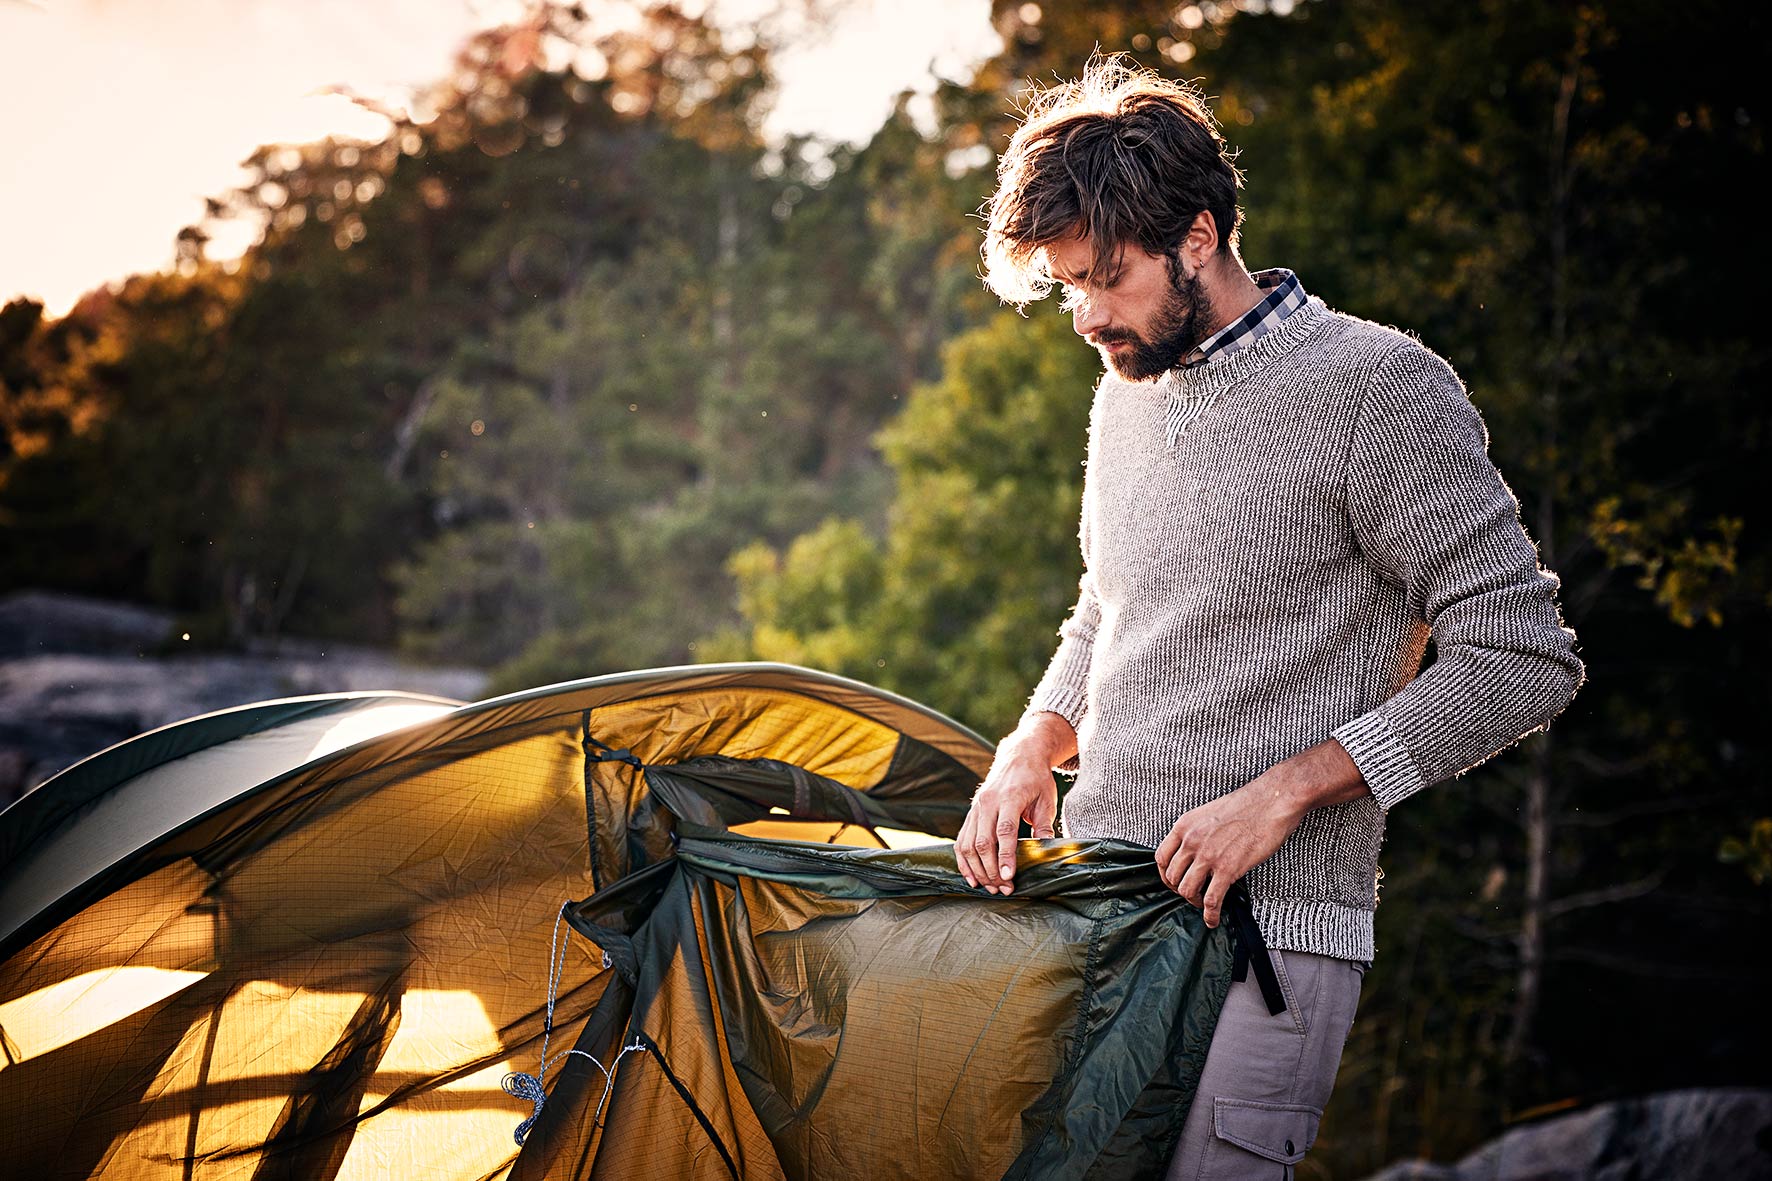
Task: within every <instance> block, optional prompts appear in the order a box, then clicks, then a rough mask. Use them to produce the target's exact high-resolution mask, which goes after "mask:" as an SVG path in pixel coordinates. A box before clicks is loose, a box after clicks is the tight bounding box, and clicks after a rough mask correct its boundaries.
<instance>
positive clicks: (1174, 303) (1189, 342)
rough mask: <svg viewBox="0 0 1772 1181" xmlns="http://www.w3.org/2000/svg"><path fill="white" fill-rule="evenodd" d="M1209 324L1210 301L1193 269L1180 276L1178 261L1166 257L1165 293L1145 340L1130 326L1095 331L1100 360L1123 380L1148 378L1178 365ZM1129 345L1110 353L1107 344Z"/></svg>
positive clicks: (1173, 257)
mask: <svg viewBox="0 0 1772 1181" xmlns="http://www.w3.org/2000/svg"><path fill="white" fill-rule="evenodd" d="M1211 324H1212V301H1211V300H1210V299H1209V298H1208V297H1207V295H1206V292H1205V290H1204V289H1203V288H1202V287H1201V286H1200V276H1199V274H1198V273H1197V272H1196V273H1195V274H1193V275H1191V276H1184V275H1183V274H1182V270H1181V260H1180V259H1179V258H1177V257H1175V256H1174V255H1171V256H1170V257H1169V292H1168V294H1167V295H1165V296H1164V298H1163V305H1162V306H1161V307H1159V308H1158V309H1157V314H1156V316H1155V317H1154V318H1153V320H1152V321H1151V327H1150V337H1149V338H1148V339H1147V338H1145V337H1143V336H1140V335H1139V334H1138V333H1136V332H1133V331H1132V330H1131V329H1129V328H1126V329H1119V330H1117V331H1112V332H1101V333H1097V334H1096V338H1095V339H1096V342H1097V344H1099V345H1100V346H1101V355H1102V359H1103V360H1104V361H1106V362H1107V366H1108V368H1110V369H1112V370H1113V371H1114V372H1115V373H1117V374H1119V375H1120V376H1121V377H1123V378H1125V379H1126V380H1127V381H1148V380H1149V379H1150V378H1153V377H1158V376H1161V375H1162V374H1164V373H1167V372H1169V370H1171V369H1173V368H1175V367H1176V366H1177V365H1179V364H1181V359H1182V358H1183V357H1185V356H1187V355H1188V353H1190V352H1192V351H1193V348H1194V346H1195V345H1197V344H1199V343H1200V342H1201V341H1202V340H1204V339H1206V336H1207V334H1208V332H1209V331H1210V326H1211ZM1122 342H1123V343H1125V344H1127V345H1129V346H1131V347H1129V348H1125V349H1121V350H1119V351H1118V352H1110V351H1109V350H1108V348H1107V346H1108V345H1110V344H1118V343H1122Z"/></svg>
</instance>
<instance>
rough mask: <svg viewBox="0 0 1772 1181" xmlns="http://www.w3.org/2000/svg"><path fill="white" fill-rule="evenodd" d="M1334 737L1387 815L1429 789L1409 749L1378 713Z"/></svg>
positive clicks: (1344, 727) (1350, 724)
mask: <svg viewBox="0 0 1772 1181" xmlns="http://www.w3.org/2000/svg"><path fill="white" fill-rule="evenodd" d="M1332 737H1333V738H1334V739H1335V741H1337V742H1339V743H1341V746H1342V749H1343V750H1345V751H1347V753H1348V757H1349V758H1351V759H1353V761H1354V766H1356V767H1358V768H1359V769H1360V774H1361V776H1363V777H1364V778H1365V780H1366V786H1367V787H1369V788H1371V789H1372V796H1373V798H1374V799H1376V800H1377V801H1378V806H1379V807H1380V808H1383V809H1384V810H1385V811H1386V812H1388V811H1390V810H1391V809H1392V808H1394V807H1395V806H1396V805H1398V804H1400V803H1402V802H1403V801H1404V800H1406V799H1408V798H1409V797H1410V796H1412V795H1414V794H1415V793H1416V792H1418V791H1420V790H1421V789H1422V788H1424V787H1426V786H1427V780H1425V779H1423V778H1422V777H1421V772H1420V770H1418V769H1417V768H1416V766H1415V758H1414V756H1413V755H1411V754H1410V753H1409V748H1408V747H1407V746H1404V745H1403V740H1402V739H1401V738H1399V737H1397V732H1396V730H1394V729H1393V728H1392V727H1391V724H1390V721H1389V720H1388V719H1386V718H1385V716H1384V715H1383V714H1381V713H1378V712H1377V711H1376V710H1375V711H1373V712H1372V713H1366V714H1361V715H1360V716H1359V717H1357V718H1355V719H1354V720H1353V721H1351V722H1348V723H1346V724H1344V725H1342V726H1340V727H1338V728H1337V729H1336V730H1335V731H1334V733H1333V734H1332Z"/></svg>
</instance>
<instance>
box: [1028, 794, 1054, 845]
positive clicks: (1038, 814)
mask: <svg viewBox="0 0 1772 1181" xmlns="http://www.w3.org/2000/svg"><path fill="white" fill-rule="evenodd" d="M1057 811H1058V793H1057V792H1056V791H1055V792H1053V793H1052V794H1051V795H1043V796H1041V797H1040V798H1039V799H1037V800H1035V801H1034V806H1033V809H1032V814H1031V815H1029V816H1028V827H1029V828H1030V829H1032V830H1033V833H1034V836H1035V837H1036V838H1037V839H1039V840H1042V841H1049V840H1051V839H1052V838H1053V837H1054V836H1056V835H1057V834H1056V833H1054V832H1053V830H1052V822H1053V820H1055V819H1056V816H1055V815H1054V814H1055V813H1056V812H1057Z"/></svg>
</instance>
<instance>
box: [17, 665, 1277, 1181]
mask: <svg viewBox="0 0 1772 1181" xmlns="http://www.w3.org/2000/svg"><path fill="white" fill-rule="evenodd" d="M990 757H991V748H990V745H989V744H988V743H987V742H985V741H984V740H983V739H981V738H980V737H979V736H978V735H976V734H974V733H972V732H971V731H969V730H966V729H965V728H964V727H962V726H960V725H959V724H957V723H955V722H953V721H952V720H950V719H948V718H945V717H943V716H941V715H939V714H937V713H934V712H933V711H931V710H928V709H926V708H924V707H922V706H919V705H917V704H916V703H914V702H911V701H907V700H905V699H904V698H901V697H897V696H895V695H893V694H890V693H886V692H884V691H881V690H878V689H874V688H871V687H869V686H867V685H863V684H859V683H857V682H854V681H849V680H844V679H842V678H838V677H833V676H830V675H827V674H823V673H817V672H812V671H809V670H806V669H800V668H794V667H791V666H787V665H778V664H729V665H700V666H691V667H686V668H675V669H658V670H650V671H646V672H638V673H627V674H621V675H616V676H607V677H597V678H592V679H589V680H583V681H573V682H568V683H565V684H560V685H551V686H548V687H546V688H542V689H536V690H532V691H528V692H524V693H518V694H512V695H509V696H505V697H499V698H494V699H492V700H488V701H483V702H478V703H475V704H471V705H462V704H459V703H456V702H450V701H444V700H441V699H438V698H428V697H418V696H414V695H410V694H397V693H358V694H338V695H330V696H324V697H310V698H299V699H293V700H289V701H278V702H265V703H261V704H258V705H251V706H244V707H241V708H239V709H234V710H226V711H222V712H220V713H216V714H209V715H205V716H203V717H200V718H193V719H190V720H188V721H185V722H181V723H178V724H176V725H172V726H168V727H165V728H163V729H160V730H157V731H153V732H151V733H149V734H145V735H142V736H140V737H138V738H135V739H132V740H130V741H129V742H126V743H123V744H120V745H119V746H116V747H113V748H111V749H109V750H107V751H104V752H101V753H100V754H97V755H94V756H93V757H92V758H89V759H87V760H86V761H84V762H82V763H80V764H78V765H76V766H75V767H72V768H70V769H68V770H67V771H65V772H63V773H62V774H61V775H58V776H56V777H55V778H54V779H52V780H50V781H49V782H47V783H45V784H44V785H43V786H42V787H40V788H39V789H38V790H37V791H35V792H33V793H31V794H30V795H28V796H26V797H25V798H24V799H22V800H20V801H19V802H18V803H17V804H15V805H13V806H12V807H11V808H9V809H7V810H6V811H5V812H4V813H0V1141H3V1142H4V1143H5V1145H6V1150H7V1158H8V1162H9V1167H11V1168H13V1169H16V1170H17V1171H18V1172H19V1173H20V1175H30V1176H37V1177H44V1178H63V1177H67V1178H74V1177H82V1178H83V1177H89V1176H90V1177H128V1178H131V1179H135V1178H167V1179H169V1181H170V1179H173V1178H180V1179H183V1178H224V1177H226V1178H234V1177H238V1178H273V1177H291V1178H294V1177H299V1178H323V1179H332V1178H370V1177H375V1178H380V1177H389V1176H400V1177H407V1178H440V1179H441V1178H449V1179H452V1181H453V1179H458V1178H459V1179H462V1181H468V1179H481V1178H503V1177H511V1178H543V1177H546V1178H554V1179H563V1178H592V1177H633V1176H647V1177H710V1178H712V1177H742V1178H747V1179H750V1178H820V1177H838V1176H866V1177H870V1178H884V1177H919V1178H921V1177H933V1176H940V1177H950V1178H974V1177H977V1178H985V1177H992V1178H995V1177H1016V1178H1048V1177H1049V1178H1058V1177H1067V1178H1068V1177H1081V1176H1100V1177H1136V1176H1144V1175H1150V1174H1154V1173H1160V1170H1161V1166H1162V1164H1163V1163H1164V1162H1165V1161H1166V1160H1167V1157H1168V1152H1169V1150H1170V1149H1171V1148H1172V1146H1173V1144H1174V1142H1175V1139H1176V1137H1177V1135H1178V1134H1179V1132H1180V1128H1181V1122H1182V1120H1183V1119H1184V1118H1185V1116H1186V1112H1187V1107H1188V1103H1189V1100H1190V1099H1191V1096H1192V1092H1193V1089H1194V1086H1195V1083H1196V1081H1197V1078H1198V1074H1199V1069H1200V1066H1201V1064H1202V1063H1203V1061H1204V1055H1205V1050H1206V1046H1207V1045H1208V1044H1209V1043H1210V1040H1211V1036H1212V1030H1213V1027H1214V1025H1215V1023H1216V1021H1217V1018H1218V1013H1219V1010H1220V1008H1221V1007H1222V1005H1223V1003H1224V997H1225V994H1226V992H1227V991H1228V989H1229V987H1230V982H1231V979H1232V978H1233V975H1235V974H1239V973H1240V971H1241V968H1240V966H1239V964H1238V960H1239V959H1240V958H1241V957H1242V956H1243V953H1245V952H1246V951H1247V950H1248V949H1250V948H1252V947H1254V946H1255V945H1256V944H1257V943H1258V941H1259V936H1258V934H1257V933H1255V932H1254V931H1253V930H1252V924H1249V923H1248V922H1247V920H1246V914H1247V911H1246V908H1238V909H1239V911H1240V914H1241V916H1242V919H1243V922H1242V926H1241V928H1240V930H1241V931H1242V934H1241V935H1239V936H1238V937H1236V938H1233V936H1232V934H1231V932H1230V930H1229V926H1231V925H1234V924H1227V925H1226V926H1223V927H1220V928H1219V929H1218V930H1209V929H1207V928H1206V927H1205V925H1204V923H1203V921H1202V920H1201V917H1200V914H1199V912H1198V911H1197V910H1195V909H1194V908H1193V907H1191V906H1189V905H1188V904H1187V903H1186V902H1184V901H1183V900H1182V899H1180V898H1179V897H1177V896H1176V895H1175V894H1173V893H1172V892H1170V891H1169V890H1167V889H1166V888H1165V887H1164V886H1163V884H1162V882H1161V880H1160V879H1159V878H1158V877H1157V875H1156V871H1155V868H1154V866H1153V864H1152V862H1151V858H1150V852H1149V850H1145V849H1139V848H1137V847H1135V846H1131V845H1124V844H1119V843H1116V842H1107V841H1040V842H1032V841H1029V842H1024V845H1023V852H1022V862H1023V869H1022V870H1021V871H1020V873H1019V874H1018V878H1017V890H1016V893H1015V894H1014V895H1013V896H1011V897H1007V898H1002V897H993V896H990V895H987V894H985V893H984V892H982V891H978V890H972V889H969V888H968V887H967V886H966V884H965V882H964V881H963V880H962V879H961V878H960V876H959V874H958V873H957V872H956V870H955V866H954V860H953V853H952V847H951V845H950V844H949V843H948V841H950V840H951V838H952V836H953V835H954V834H955V833H956V832H957V831H958V829H959V825H960V822H961V820H962V819H963V818H964V816H965V812H966V807H967V804H968V801H969V799H970V797H971V794H972V791H973V789H974V788H975V787H976V785H977V784H978V782H979V780H980V779H981V778H982V777H983V775H984V773H985V771H986V770H987V769H988V767H989V764H990ZM944 838H946V839H944ZM1265 962H1266V961H1265V958H1264V957H1263V956H1259V955H1258V956H1256V957H1255V960H1254V963H1255V965H1256V967H1257V968H1258V969H1259V968H1262V967H1265ZM1266 983H1267V982H1266V981H1264V984H1266ZM519 1128H521V1136H520V1142H519V1137H518V1136H516V1135H514V1134H513V1133H514V1132H516V1131H517V1130H518V1129H519Z"/></svg>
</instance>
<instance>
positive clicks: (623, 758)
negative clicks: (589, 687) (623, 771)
mask: <svg viewBox="0 0 1772 1181" xmlns="http://www.w3.org/2000/svg"><path fill="white" fill-rule="evenodd" d="M585 722H586V727H585V757H586V758H588V759H590V760H591V761H592V762H593V763H626V764H627V765H628V766H630V767H641V766H643V764H642V763H641V762H640V760H639V758H637V757H636V756H635V755H634V752H633V751H631V750H629V749H628V748H627V747H625V746H624V747H622V748H621V749H620V750H617V749H616V748H615V747H613V746H609V745H607V744H605V743H602V742H598V741H597V740H596V739H595V738H593V737H591V731H590V726H589V722H590V715H589V714H587V715H585ZM593 746H594V747H596V748H597V749H596V750H594V751H593V750H592V749H591V747H593Z"/></svg>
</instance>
